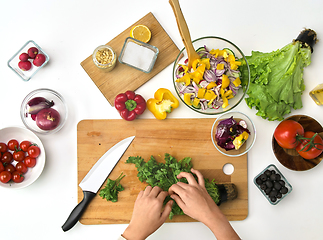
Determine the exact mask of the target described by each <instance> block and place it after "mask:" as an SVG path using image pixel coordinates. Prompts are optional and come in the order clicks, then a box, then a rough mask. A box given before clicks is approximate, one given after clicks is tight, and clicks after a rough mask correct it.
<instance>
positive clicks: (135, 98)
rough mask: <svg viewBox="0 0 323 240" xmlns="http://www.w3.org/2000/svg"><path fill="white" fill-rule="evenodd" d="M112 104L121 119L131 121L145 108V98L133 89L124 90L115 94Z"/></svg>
mask: <svg viewBox="0 0 323 240" xmlns="http://www.w3.org/2000/svg"><path fill="white" fill-rule="evenodd" d="M114 106H115V108H116V109H117V110H118V111H119V113H120V116H121V117H122V118H123V119H125V120H127V121H132V120H135V119H136V117H137V116H138V115H141V114H142V113H143V112H144V111H145V110H146V100H145V99H144V98H143V97H142V96H141V95H139V94H135V93H134V92H133V91H126V92H125V93H120V94H118V95H117V96H116V98H115V99H114Z"/></svg>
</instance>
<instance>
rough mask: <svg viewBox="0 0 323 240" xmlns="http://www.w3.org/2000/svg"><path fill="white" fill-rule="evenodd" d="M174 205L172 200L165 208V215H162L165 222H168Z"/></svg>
mask: <svg viewBox="0 0 323 240" xmlns="http://www.w3.org/2000/svg"><path fill="white" fill-rule="evenodd" d="M173 203H174V202H173V201H172V200H170V201H168V202H167V203H166V205H165V208H164V211H163V213H162V215H161V219H162V221H163V222H165V221H166V219H167V218H168V216H169V214H170V212H171V211H172V206H173Z"/></svg>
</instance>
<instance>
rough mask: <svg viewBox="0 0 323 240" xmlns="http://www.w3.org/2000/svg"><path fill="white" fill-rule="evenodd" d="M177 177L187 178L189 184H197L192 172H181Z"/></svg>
mask: <svg viewBox="0 0 323 240" xmlns="http://www.w3.org/2000/svg"><path fill="white" fill-rule="evenodd" d="M177 178H178V179H181V178H186V180H187V181H188V183H189V184H191V185H197V182H196V180H195V178H194V177H193V175H192V174H191V173H188V172H181V173H180V174H178V175H177Z"/></svg>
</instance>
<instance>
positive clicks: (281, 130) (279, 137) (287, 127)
mask: <svg viewBox="0 0 323 240" xmlns="http://www.w3.org/2000/svg"><path fill="white" fill-rule="evenodd" d="M303 135H304V128H303V126H302V125H301V124H300V123H298V122H296V121H294V120H284V121H282V122H281V123H279V124H278V126H277V127H276V129H275V132H274V138H275V139H276V141H277V143H278V144H279V146H281V147H282V148H286V149H292V148H295V147H296V146H297V145H298V144H299V142H298V141H297V136H303Z"/></svg>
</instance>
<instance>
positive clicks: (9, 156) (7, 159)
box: [1, 152, 12, 163]
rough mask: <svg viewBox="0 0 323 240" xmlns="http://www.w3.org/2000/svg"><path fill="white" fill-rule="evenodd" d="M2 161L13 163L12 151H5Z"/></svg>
mask: <svg viewBox="0 0 323 240" xmlns="http://www.w3.org/2000/svg"><path fill="white" fill-rule="evenodd" d="M1 162H2V163H11V162H12V154H11V153H10V152H5V153H3V154H2V157H1Z"/></svg>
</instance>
